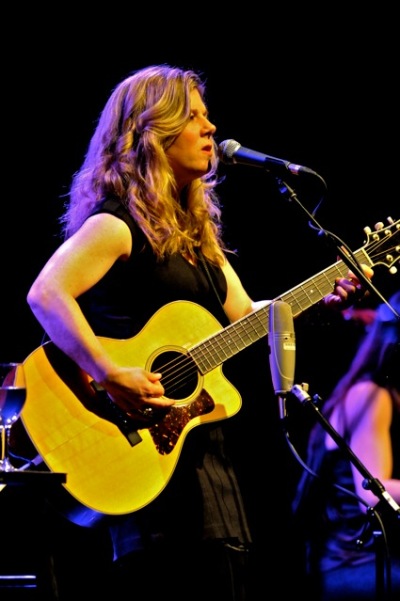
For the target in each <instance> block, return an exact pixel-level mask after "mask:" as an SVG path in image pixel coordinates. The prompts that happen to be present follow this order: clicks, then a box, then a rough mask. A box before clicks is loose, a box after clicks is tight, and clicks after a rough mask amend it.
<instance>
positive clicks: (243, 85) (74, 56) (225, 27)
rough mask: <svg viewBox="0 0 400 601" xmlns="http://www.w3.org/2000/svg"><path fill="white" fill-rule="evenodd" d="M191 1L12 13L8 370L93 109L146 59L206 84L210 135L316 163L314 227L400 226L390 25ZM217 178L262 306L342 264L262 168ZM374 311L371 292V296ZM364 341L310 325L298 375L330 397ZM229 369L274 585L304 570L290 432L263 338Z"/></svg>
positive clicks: (5, 319)
mask: <svg viewBox="0 0 400 601" xmlns="http://www.w3.org/2000/svg"><path fill="white" fill-rule="evenodd" d="M115 8H116V7H115ZM197 8H198V9H199V10H198V12H197V10H196V12H195V13H194V16H193V14H192V15H191V16H190V17H189V15H188V14H187V15H185V19H184V23H183V25H179V26H178V25H177V22H175V20H174V18H173V19H172V22H171V24H169V25H168V23H169V22H168V21H167V22H164V21H163V18H164V15H161V14H159V13H158V14H156V15H152V16H151V20H150V17H149V16H145V15H141V18H140V19H139V18H138V16H137V15H136V8H135V7H134V6H132V7H131V13H132V15H131V14H129V15H127V14H126V12H125V11H124V12H122V10H121V13H119V14H118V13H117V11H116V10H115V11H114V13H113V14H112V15H110V16H109V18H108V16H107V18H104V19H102V20H101V21H102V22H101V23H99V22H98V20H97V19H95V18H94V19H93V21H92V22H88V23H86V24H83V23H82V20H81V16H80V15H78V14H76V15H75V14H73V13H72V10H71V12H70V13H69V14H65V12H64V14H63V11H62V10H61V11H60V15H59V16H58V17H57V18H54V17H52V16H51V15H46V17H47V18H50V19H52V21H53V23H52V26H48V25H46V26H45V25H44V24H41V23H44V21H43V20H42V18H44V16H45V15H44V14H43V15H41V14H39V13H38V12H36V13H35V15H33V14H32V15H28V14H27V13H25V14H24V18H23V23H22V24H21V23H20V21H19V19H18V18H17V17H16V18H15V19H11V20H10V23H9V26H10V28H11V29H12V31H14V32H15V33H14V38H13V39H14V41H15V43H18V44H19V45H21V52H22V50H23V52H22V53H21V52H20V53H15V52H14V49H13V48H10V46H8V47H7V52H8V53H7V52H6V54H5V56H10V54H12V61H10V62H9V63H8V64H7V65H6V68H5V73H4V74H3V88H4V91H3V102H5V103H6V108H3V157H4V158H3V161H4V162H3V182H2V187H3V198H2V208H1V223H2V237H1V245H2V246H1V254H0V258H1V269H2V283H3V286H2V295H1V298H2V308H1V314H0V315H1V338H0V359H4V360H19V359H24V358H25V357H27V356H28V354H29V353H30V352H32V351H33V350H34V349H35V348H37V347H38V346H39V345H40V344H41V340H42V332H41V330H40V328H39V327H38V325H37V323H36V322H35V320H34V319H33V317H32V315H31V313H30V311H29V309H28V308H27V305H26V294H27V291H28V289H29V286H30V284H31V282H32V281H33V279H34V278H35V276H36V274H37V273H38V271H39V270H40V268H41V266H42V265H43V264H44V262H45V261H46V260H47V258H48V257H49V255H50V254H51V252H52V251H53V250H54V249H55V247H56V246H57V245H58V243H59V239H58V237H57V236H58V222H57V220H58V218H59V216H60V214H61V212H62V208H63V202H64V199H63V195H64V194H65V193H66V191H67V189H68V186H69V183H70V178H71V175H72V173H73V172H74V171H75V170H76V169H78V167H79V166H80V164H81V161H82V159H83V155H84V153H85V151H86V147H87V144H88V142H89V138H90V136H91V134H92V131H93V128H94V124H95V122H96V119H97V117H98V115H99V112H100V110H101V109H102V108H103V105H104V103H105V102H106V100H107V98H108V96H109V94H110V92H111V89H112V88H113V87H114V86H115V85H116V84H117V83H118V82H119V81H120V80H121V79H122V78H124V77H125V76H126V75H128V74H129V73H130V72H131V71H132V70H134V69H137V68H140V67H143V66H145V65H149V64H153V63H164V62H165V63H170V64H176V65H179V66H183V67H191V68H194V69H196V70H199V71H201V72H202V73H203V75H204V77H205V78H206V80H207V83H208V104H209V109H210V117H211V119H212V120H213V121H214V122H215V124H216V125H217V127H218V131H217V134H216V137H217V140H218V142H220V141H222V140H224V139H228V138H233V139H235V140H237V141H239V142H240V144H242V145H243V146H246V147H248V148H252V149H254V150H257V151H259V152H263V153H266V154H269V155H273V156H276V157H280V158H283V159H286V160H289V161H291V162H294V163H298V164H301V165H305V166H308V167H310V168H311V169H313V170H315V171H316V172H317V173H318V174H319V175H320V176H321V177H322V178H323V179H324V180H325V182H326V184H327V190H326V191H324V190H323V188H322V186H321V185H320V183H319V181H318V180H317V179H316V178H312V177H308V176H299V177H295V176H292V177H291V178H290V179H287V181H288V183H290V185H291V186H292V187H293V188H294V190H295V191H296V193H297V196H298V198H299V201H300V202H301V204H302V205H303V207H304V208H305V209H306V210H307V211H309V212H311V211H313V210H314V209H315V207H316V206H317V204H318V202H319V201H320V200H321V198H322V196H323V200H322V202H321V204H320V208H319V210H318V211H317V214H316V217H317V220H318V221H319V223H320V224H321V225H322V226H323V227H324V228H326V229H328V230H329V231H331V232H333V233H335V234H336V235H338V236H339V237H340V238H341V239H342V240H343V241H344V242H346V243H347V244H348V245H349V246H350V248H352V249H353V250H355V249H358V248H360V247H361V246H363V245H364V244H365V242H366V236H365V234H364V231H363V228H364V227H365V226H369V227H371V228H373V227H374V224H375V223H376V222H379V221H383V222H384V223H387V218H388V217H389V216H390V217H392V218H393V219H398V217H399V215H398V213H399V198H398V189H397V188H398V186H397V183H398V181H397V180H398V166H397V159H398V151H397V149H396V147H394V148H393V142H395V141H396V140H397V133H398V125H399V123H398V91H397V87H398V86H397V80H398V64H397V60H398V44H397V37H393V36H392V31H391V29H392V25H391V23H392V19H393V15H392V16H391V15H390V14H381V15H376V14H372V13H371V14H366V13H363V15H359V14H356V13H354V14H353V15H349V14H345V15H344V14H340V13H339V12H335V13H333V11H330V10H329V9H328V8H327V13H326V14H325V15H324V16H321V15H315V14H314V15H313V19H312V21H313V24H311V15H305V14H304V13H303V14H301V13H299V14H298V15H295V14H293V13H292V14H291V17H292V18H291V19H290V20H289V18H288V15H279V16H277V15H272V14H271V13H269V14H268V15H267V16H266V17H263V18H262V19H260V16H259V14H258V12H256V11H254V12H251V13H247V12H245V11H243V9H242V10H241V12H240V13H237V14H235V13H232V14H230V15H229V19H233V21H232V20H231V21H229V19H228V18H227V21H226V22H225V21H224V19H222V20H221V22H220V23H218V24H216V23H215V20H214V17H213V16H212V15H208V14H207V13H208V11H209V7H208V6H205V7H204V6H203V7H201V8H199V7H197ZM363 10H365V7H363ZM243 12H245V14H243ZM267 12H268V11H267ZM170 16H171V15H170ZM31 17H32V19H33V18H34V17H35V19H36V21H35V23H36V25H35V26H34V27H33V26H31V24H30V19H31ZM297 17H299V20H297ZM315 18H316V19H317V22H315V21H314V19H315ZM130 19H132V23H131V25H130V26H128V23H129V20H130ZM153 19H155V20H156V24H155V27H154V26H153V25H152V20H153ZM309 19H310V20H309ZM378 40H379V43H378ZM3 43H4V42H3ZM17 56H18V58H17ZM6 132H7V133H6ZM221 174H223V175H224V176H225V180H224V182H223V183H222V185H221V187H220V193H221V199H222V203H223V212H224V222H225V224H226V232H225V234H226V236H225V237H226V240H227V241H228V242H229V244H230V245H231V247H232V248H236V249H237V250H238V256H237V258H236V259H235V261H234V262H235V266H236V268H237V270H238V272H239V274H240V275H241V277H242V279H243V281H244V283H245V285H246V287H247V289H248V291H249V292H250V294H251V295H252V296H253V297H254V298H274V297H276V296H278V295H280V294H282V293H283V292H285V291H287V290H290V289H291V288H292V287H294V286H296V285H298V284H300V283H301V282H303V281H304V280H305V279H307V278H309V277H310V276H313V275H315V274H316V273H318V271H320V270H322V269H325V268H326V267H328V266H329V265H330V264H331V263H333V262H334V261H335V260H336V253H335V250H334V249H333V248H330V247H328V246H327V245H326V243H325V242H324V240H323V239H322V238H320V237H318V236H317V235H316V233H315V232H314V231H313V230H312V229H311V228H310V227H309V226H308V217H307V215H306V213H305V211H304V210H303V209H302V208H300V206H299V205H297V204H296V203H295V202H293V201H288V200H287V199H286V198H285V197H283V196H282V195H281V194H280V193H279V192H278V189H277V186H276V182H275V179H274V178H273V177H272V176H271V175H270V174H268V173H266V172H264V171H262V170H259V169H256V168H251V167H245V166H239V165H235V166H226V165H221ZM375 271H376V277H375V283H376V285H377V287H378V289H379V291H380V293H381V294H383V295H384V296H385V297H387V296H388V295H389V294H390V293H391V292H392V291H393V290H394V289H395V288H396V287H399V276H398V274H396V275H392V274H389V273H388V271H387V269H386V268H385V267H382V266H377V267H376V270H375ZM376 302H377V299H376V298H375V297H374V296H373V295H372V296H371V298H370V301H369V303H370V304H372V305H375V304H376ZM359 334H360V330H359V327H358V326H357V325H356V324H354V323H351V322H345V321H344V320H343V319H341V318H340V317H339V316H331V317H330V318H329V319H318V320H315V319H311V318H310V317H308V318H307V316H301V317H300V318H299V319H298V320H296V337H297V359H296V366H297V368H296V382H303V381H307V382H309V384H310V389H311V392H313V393H319V394H320V395H321V396H322V397H323V398H324V397H325V396H326V395H327V394H328V392H329V390H330V388H331V386H332V385H333V383H334V382H335V381H336V379H337V377H338V376H339V375H340V374H341V373H342V371H343V370H344V369H345V368H346V365H347V363H348V361H349V360H350V358H351V355H352V351H353V349H354V344H355V342H356V340H357V338H358V335H359ZM224 371H225V373H226V375H227V377H228V379H230V380H231V381H232V383H233V384H234V385H235V386H237V387H238V388H239V389H240V391H241V392H242V393H243V400H244V404H243V409H242V411H241V412H240V414H239V416H236V417H235V418H233V419H231V420H229V421H230V423H229V432H230V445H231V447H232V453H233V456H234V459H235V462H236V463H237V466H238V471H239V474H240V477H241V479H242V481H243V485H244V491H245V497H246V502H247V503H248V508H249V516H250V520H251V523H252V526H253V529H254V535H255V539H256V542H257V543H259V545H260V549H261V550H262V551H264V550H265V552H266V553H267V552H268V556H269V557H270V551H271V550H274V558H275V559H274V560H273V562H275V563H276V568H275V567H273V568H272V569H271V570H270V571H269V573H270V579H271V581H273V580H274V578H276V579H277V580H279V582H280V584H282V586H283V585H284V583H283V581H282V580H281V573H285V571H287V567H285V566H287V563H290V564H291V567H290V568H289V571H292V570H295V569H296V562H297V558H296V552H295V551H296V541H295V540H294V539H293V538H292V533H291V531H290V527H289V526H288V524H289V523H290V518H289V510H288V503H289V499H290V495H291V491H292V484H293V482H294V481H295V479H296V478H297V474H298V470H299V467H298V465H297V463H296V461H295V460H294V458H293V457H292V456H291V454H290V453H289V452H288V449H287V445H286V443H285V441H284V439H283V435H282V431H281V427H280V423H279V418H278V402H277V400H276V399H275V398H274V395H273V390H272V387H271V382H270V376H269V365H268V348H267V344H266V341H261V342H260V343H256V344H255V345H253V347H252V348H250V349H248V350H246V351H244V352H243V353H241V354H240V356H239V357H238V356H237V357H235V358H234V359H233V360H231V362H230V363H229V364H227V365H226V369H224ZM294 415H295V418H294V419H293V421H292V422H291V425H290V428H291V435H292V437H293V439H294V440H295V441H297V440H298V441H299V447H300V448H301V446H302V443H303V440H304V436H305V433H306V432H307V428H308V424H309V421H308V419H305V418H304V416H303V415H302V414H301V412H299V411H298V410H297V408H294ZM292 551H293V552H294V558H293V560H292V559H291V557H292ZM261 556H262V557H264V554H263V553H261ZM281 559H282V561H281ZM269 561H271V560H269ZM279 566H281V567H282V570H280V569H279ZM263 570H264V568H263ZM263 570H261V572H263ZM275 574H276V576H275ZM263 577H264V578H265V570H264V575H263Z"/></svg>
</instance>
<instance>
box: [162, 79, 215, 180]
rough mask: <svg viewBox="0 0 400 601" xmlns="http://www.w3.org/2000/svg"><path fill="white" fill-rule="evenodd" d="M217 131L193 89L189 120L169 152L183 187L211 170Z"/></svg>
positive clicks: (175, 172)
mask: <svg viewBox="0 0 400 601" xmlns="http://www.w3.org/2000/svg"><path fill="white" fill-rule="evenodd" d="M215 131H216V127H215V125H213V124H212V123H211V121H209V120H208V112H207V108H206V106H205V104H204V102H203V100H202V98H201V96H200V94H199V92H198V90H193V91H192V92H191V94H190V119H189V122H188V123H187V125H186V126H185V127H184V129H183V130H182V131H181V133H180V134H179V136H177V137H176V138H175V140H174V141H173V143H172V144H171V146H170V147H169V148H168V150H167V151H166V153H165V154H166V156H167V158H168V161H169V163H170V165H171V167H172V169H173V171H174V174H175V178H176V181H177V184H178V187H179V189H182V188H183V187H184V186H186V185H187V184H189V183H190V182H191V181H193V180H194V179H197V178H198V177H201V176H203V175H205V174H206V173H207V172H208V170H209V166H210V160H211V158H212V156H213V152H214V146H213V142H212V136H213V135H214V133H215Z"/></svg>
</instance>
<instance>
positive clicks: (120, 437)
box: [21, 301, 241, 522]
mask: <svg viewBox="0 0 400 601" xmlns="http://www.w3.org/2000/svg"><path fill="white" fill-rule="evenodd" d="M220 329H221V325H220V324H219V323H218V321H217V320H216V319H215V318H214V317H213V316H212V315H211V314H210V313H209V312H208V311H206V310H205V309H203V308H202V307H200V306H198V305H196V304H193V303H190V302H185V301H178V302H175V303H171V304H169V305H166V306H164V307H163V308H162V309H160V310H159V311H158V312H157V313H156V314H155V315H154V316H153V317H152V318H151V320H150V321H149V322H148V323H147V324H146V326H145V328H144V329H143V330H142V331H141V332H140V333H139V334H138V335H137V336H135V337H134V338H131V339H128V340H114V339H109V338H99V339H100V340H101V342H102V344H104V346H105V347H106V349H107V352H108V353H109V354H110V356H112V357H113V359H114V361H116V362H117V363H119V364H120V365H127V366H129V365H132V366H134V365H139V366H142V367H144V368H146V369H148V370H151V371H158V370H159V367H158V366H157V368H155V367H154V365H156V364H158V362H159V361H160V360H163V361H164V358H165V357H167V358H168V360H169V359H170V356H171V357H172V358H173V360H174V361H175V362H176V358H178V361H180V359H179V358H180V357H182V358H183V359H185V357H186V354H187V349H188V347H189V346H191V345H193V344H195V343H197V342H198V341H200V340H203V339H206V338H207V337H209V336H210V335H212V334H214V333H215V332H217V331H219V330H220ZM166 365H167V366H168V363H167V364H166ZM190 365H192V364H190ZM24 367H25V372H26V385H27V399H26V403H25V406H24V409H23V412H22V415H21V420H22V422H23V425H24V428H25V430H26V432H27V433H28V435H29V437H30V438H31V440H32V441H33V443H34V445H35V447H36V449H37V451H38V453H39V454H40V456H41V458H42V459H43V461H44V462H45V464H46V465H47V467H48V469H49V470H51V471H54V472H65V473H66V474H67V481H66V484H65V485H64V486H65V488H66V489H67V490H68V491H69V492H70V493H71V494H72V495H73V497H74V498H75V500H76V501H78V503H79V504H82V505H83V506H84V508H85V509H83V508H82V509H83V513H82V516H84V517H83V519H84V520H85V521H86V519H88V520H89V521H91V520H92V517H91V515H90V514H91V512H94V513H93V518H94V517H95V516H96V515H97V514H98V513H99V514H108V515H121V514H127V513H131V512H133V511H136V510H138V509H140V508H142V507H144V506H145V505H147V504H148V503H150V502H151V501H152V500H153V499H154V498H155V497H157V496H158V494H159V493H160V492H161V491H162V490H163V489H164V487H165V486H166V484H167V483H168V481H169V480H170V478H171V476H172V474H173V472H174V469H175V466H176V464H177V461H178V458H179V456H180V453H181V450H182V445H183V443H184V440H185V438H186V435H187V434H188V432H189V431H190V430H191V429H192V428H194V427H195V426H197V425H199V424H204V423H207V422H213V421H218V420H223V419H226V418H228V417H230V416H233V415H234V414H235V413H237V412H238V411H239V409H240V406H241V397H240V395H239V393H238V391H237V390H236V389H235V388H234V387H233V386H232V385H231V384H230V383H229V382H228V381H227V380H226V378H225V377H224V376H223V374H222V369H221V367H220V366H219V367H216V368H214V369H213V370H211V371H210V372H209V373H207V374H205V375H201V374H200V372H198V371H196V373H195V374H193V375H192V376H191V379H190V382H189V388H188V389H183V391H181V393H180V396H179V398H175V400H176V404H175V405H174V406H173V407H172V408H170V409H169V410H168V411H167V412H166V413H165V414H164V415H163V417H162V418H161V419H160V420H159V421H157V422H156V423H155V424H152V425H151V426H150V427H149V428H143V426H141V427H138V428H135V425H134V424H133V423H132V424H131V428H130V429H129V428H128V429H127V430H126V433H124V428H123V426H124V425H125V424H122V428H121V427H119V425H118V422H117V423H113V421H112V419H107V418H105V417H104V416H102V415H103V414H104V411H103V410H102V403H101V399H100V398H97V396H96V392H95V391H94V390H93V388H92V386H91V382H90V379H89V378H88V376H87V375H86V374H84V373H82V372H81V371H80V370H79V369H78V368H77V367H76V366H75V365H74V364H73V363H72V362H70V361H69V360H68V359H67V358H66V357H65V356H64V355H62V354H61V353H60V351H58V350H57V349H56V347H54V345H53V344H52V343H50V342H49V343H47V344H44V345H43V346H41V347H39V348H38V349H37V350H36V351H34V352H33V353H32V354H31V355H29V356H28V357H27V359H26V360H25V362H24ZM160 371H161V370H160ZM166 393H167V394H166V396H169V395H168V390H167V389H166ZM170 398H174V397H170ZM82 516H80V515H79V511H77V512H76V517H75V519H74V518H73V519H74V521H78V522H81V520H82Z"/></svg>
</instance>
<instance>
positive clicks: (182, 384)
mask: <svg viewBox="0 0 400 601" xmlns="http://www.w3.org/2000/svg"><path fill="white" fill-rule="evenodd" d="M150 370H151V371H154V372H160V373H161V374H162V379H161V383H162V385H163V386H164V389H165V396H167V397H168V398H170V399H174V400H176V401H179V400H181V399H185V398H187V397H189V396H191V395H192V394H193V393H194V391H195V390H196V388H197V383H198V371H197V367H196V365H195V363H194V361H193V360H192V359H191V358H190V357H188V356H187V355H183V354H182V353H178V352H176V351H168V352H165V353H162V354H160V355H158V356H157V357H156V358H155V359H154V361H153V363H152V365H151V367H150Z"/></svg>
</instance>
